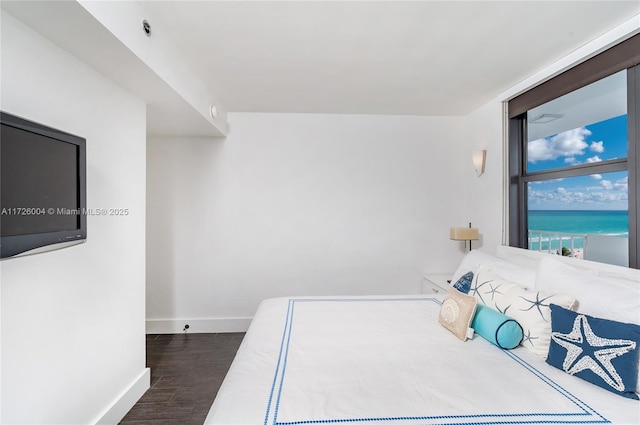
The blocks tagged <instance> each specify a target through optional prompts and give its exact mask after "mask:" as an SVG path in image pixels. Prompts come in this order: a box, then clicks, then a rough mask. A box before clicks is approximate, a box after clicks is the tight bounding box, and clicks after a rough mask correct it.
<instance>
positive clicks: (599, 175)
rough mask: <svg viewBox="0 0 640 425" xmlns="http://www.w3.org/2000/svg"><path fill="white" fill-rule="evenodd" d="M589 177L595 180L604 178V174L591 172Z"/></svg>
mask: <svg viewBox="0 0 640 425" xmlns="http://www.w3.org/2000/svg"><path fill="white" fill-rule="evenodd" d="M589 177H591V178H592V179H595V180H602V174H591V175H590V176H589Z"/></svg>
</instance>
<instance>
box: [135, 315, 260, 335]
mask: <svg viewBox="0 0 640 425" xmlns="http://www.w3.org/2000/svg"><path fill="white" fill-rule="evenodd" d="M251 319H252V318H251V317H219V318H209V319H147V326H146V332H147V333H148V334H176V333H181V332H184V327H185V325H189V329H188V330H187V332H188V333H225V332H246V331H247V329H249V324H251Z"/></svg>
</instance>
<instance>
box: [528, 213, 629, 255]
mask: <svg viewBox="0 0 640 425" xmlns="http://www.w3.org/2000/svg"><path fill="white" fill-rule="evenodd" d="M528 229H529V230H542V231H548V232H558V233H573V234H590V233H597V234H600V235H611V236H621V237H629V212H628V211H583V210H562V211H548V210H544V211H541V210H532V211H529V223H528ZM531 236H532V242H534V243H535V244H536V247H537V240H538V237H539V235H536V234H533V235H531ZM582 245H583V241H582V239H581V238H578V239H574V247H575V248H581V247H582ZM547 246H548V242H545V241H544V238H543V246H542V249H547ZM563 246H568V245H567V243H564V244H563ZM551 247H552V248H557V247H558V241H555V243H554V241H552V244H551Z"/></svg>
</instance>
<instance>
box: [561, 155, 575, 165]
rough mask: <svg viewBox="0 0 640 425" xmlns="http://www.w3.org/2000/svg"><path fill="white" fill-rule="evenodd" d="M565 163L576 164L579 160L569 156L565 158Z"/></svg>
mask: <svg viewBox="0 0 640 425" xmlns="http://www.w3.org/2000/svg"><path fill="white" fill-rule="evenodd" d="M564 163H565V164H576V163H578V160H577V159H576V158H575V157H574V156H568V157H566V158H565V159H564Z"/></svg>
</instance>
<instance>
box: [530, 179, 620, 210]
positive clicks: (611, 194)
mask: <svg viewBox="0 0 640 425" xmlns="http://www.w3.org/2000/svg"><path fill="white" fill-rule="evenodd" d="M592 177H593V175H592ZM628 182H629V178H628V177H625V178H622V179H619V180H616V181H611V180H605V179H602V176H600V181H599V182H598V183H599V184H597V185H594V186H589V187H576V188H568V187H566V186H565V187H558V188H553V189H551V188H548V189H542V190H539V189H538V188H539V187H540V186H534V185H531V184H529V185H528V192H529V193H528V203H529V206H530V207H534V208H540V209H545V208H546V209H549V208H561V209H562V208H574V207H577V209H580V208H585V209H593V208H595V209H601V208H605V209H606V207H612V206H617V207H623V206H624V205H626V204H627V203H628V199H629V196H628V191H627V189H628Z"/></svg>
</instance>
